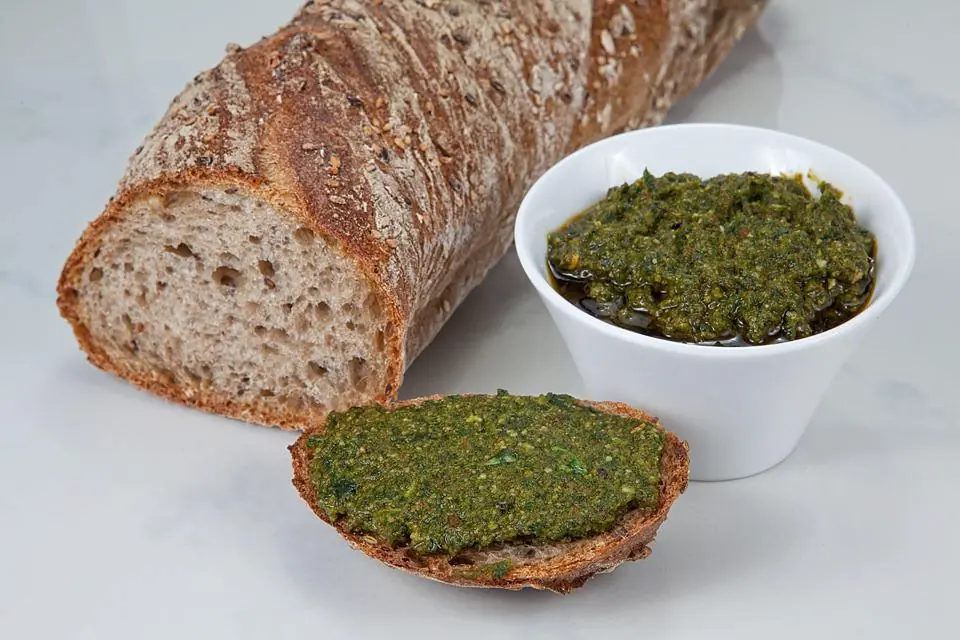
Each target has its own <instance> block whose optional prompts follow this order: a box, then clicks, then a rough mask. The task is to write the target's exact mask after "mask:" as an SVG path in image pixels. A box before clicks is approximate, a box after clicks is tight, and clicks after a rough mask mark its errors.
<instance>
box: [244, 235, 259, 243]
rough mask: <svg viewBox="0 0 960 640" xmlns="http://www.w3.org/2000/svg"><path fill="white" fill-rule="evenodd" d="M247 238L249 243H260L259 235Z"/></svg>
mask: <svg viewBox="0 0 960 640" xmlns="http://www.w3.org/2000/svg"><path fill="white" fill-rule="evenodd" d="M247 240H249V241H250V244H260V236H248V237H247Z"/></svg>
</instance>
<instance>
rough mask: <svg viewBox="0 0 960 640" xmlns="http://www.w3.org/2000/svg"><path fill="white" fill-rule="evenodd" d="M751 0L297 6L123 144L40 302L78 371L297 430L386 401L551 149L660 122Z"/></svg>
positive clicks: (746, 20)
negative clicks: (111, 178) (54, 317)
mask: <svg viewBox="0 0 960 640" xmlns="http://www.w3.org/2000/svg"><path fill="white" fill-rule="evenodd" d="M765 4H766V0H663V1H661V2H632V3H631V2H618V3H611V2H603V1H601V0H594V1H591V0H576V1H562V2H561V1H551V2H530V1H529V0H504V1H502V2H458V3H441V2H422V1H421V2H362V1H360V0H324V1H323V2H314V1H313V0H308V1H307V2H306V3H305V4H304V5H303V7H302V9H301V10H300V11H299V12H298V13H297V15H296V17H295V18H294V19H293V20H292V21H291V22H290V23H289V24H287V25H286V26H284V27H283V28H281V29H280V30H279V31H277V32H275V33H273V34H272V35H270V36H268V37H266V38H264V39H263V40H261V41H259V42H257V43H255V44H253V45H252V46H250V47H248V48H241V47H238V46H231V47H229V48H228V53H227V55H226V56H225V57H224V59H223V60H222V61H221V62H220V63H219V64H217V65H216V66H215V67H214V68H212V69H208V70H206V71H203V72H202V73H200V74H198V75H197V76H196V77H195V78H194V79H193V80H192V81H191V82H189V84H188V85H187V86H186V87H185V89H184V90H183V91H182V92H181V93H180V94H179V95H177V96H176V97H175V98H174V99H173V101H172V103H171V104H170V107H169V109H168V110H167V112H166V113H165V114H164V116H163V117H162V118H161V119H160V121H159V122H158V123H157V124H156V126H155V127H154V128H153V130H152V131H150V132H149V133H148V135H147V136H146V137H145V138H144V140H143V141H142V143H141V145H140V146H139V147H138V148H137V149H136V150H135V151H134V152H133V154H132V155H131V157H130V161H129V164H128V166H127V170H126V172H125V173H124V175H123V177H122V178H121V181H120V185H119V189H118V191H117V193H116V194H115V195H114V196H113V197H112V198H110V200H109V202H108V203H107V205H106V207H105V209H104V211H103V213H102V214H101V215H100V217H98V218H97V219H96V220H95V221H93V222H92V223H91V225H90V226H89V227H88V228H87V230H86V231H85V232H84V233H83V235H82V237H81V238H80V240H79V242H78V243H77V245H76V247H75V248H74V250H73V252H72V253H71V255H70V256H69V257H68V258H67V260H66V263H65V264H64V268H63V271H62V274H61V277H60V282H59V285H58V293H59V297H58V305H59V308H60V312H61V314H62V315H63V317H64V318H66V319H67V321H68V322H69V323H70V325H71V326H72V328H73V331H74V333H75V335H76V338H77V341H78V342H79V344H80V346H81V348H82V349H83V350H84V351H85V352H86V353H87V355H88V357H89V359H90V361H91V362H92V363H93V364H94V365H95V366H97V367H99V368H101V369H103V370H105V371H108V372H110V373H112V374H115V375H117V376H120V377H121V378H124V379H126V380H128V381H130V382H132V383H133V384H135V385H137V386H139V387H141V388H143V389H146V390H147V391H149V392H151V393H154V394H156V395H159V396H162V397H164V398H167V399H169V400H172V401H174V402H179V403H183V404H186V405H189V406H192V407H196V408H198V409H202V410H206V411H211V412H215V413H219V414H223V415H227V416H231V417H234V418H239V419H242V420H248V421H252V422H257V423H261V424H265V425H276V426H280V427H284V428H290V429H297V428H299V427H300V425H302V424H310V423H313V422H315V421H317V420H321V419H322V418H323V416H324V415H325V414H326V413H327V412H328V411H334V410H342V409H346V408H348V407H350V406H354V405H358V404H366V403H370V402H384V401H388V400H392V399H394V398H395V397H396V393H397V390H398V388H399V386H400V383H401V379H402V377H403V373H404V371H405V370H406V368H407V367H408V366H409V365H410V363H411V362H412V361H413V360H414V358H416V357H417V354H419V353H420V352H421V351H422V350H423V348H424V347H425V346H426V345H427V344H429V342H430V341H431V340H432V339H433V337H434V336H435V335H436V334H437V332H438V331H439V330H440V328H441V327H442V326H443V324H444V322H446V320H447V319H448V318H449V317H450V316H451V314H452V313H453V312H454V310H455V309H456V308H457V306H458V305H459V304H460V303H461V302H462V301H463V299H464V298H465V297H466V296H467V294H468V293H469V292H470V291H471V290H472V289H473V288H474V287H476V286H477V285H478V284H479V283H480V282H481V281H482V279H483V278H484V277H485V275H486V273H487V272H488V270H489V269H490V268H491V267H492V266H493V265H494V264H495V263H496V262H497V260H498V259H500V257H501V256H503V254H504V253H505V252H506V250H507V248H508V247H509V246H510V243H511V240H512V237H513V233H512V229H513V219H514V214H515V212H516V211H517V208H518V206H519V204H520V201H521V199H522V197H523V194H524V193H525V192H526V190H527V189H528V188H529V187H530V185H531V184H532V183H533V181H534V180H535V179H536V178H537V177H538V176H540V175H541V174H542V173H543V172H544V171H545V170H547V169H548V168H549V167H550V166H551V165H552V164H554V163H555V162H557V161H558V160H560V159H561V158H562V157H563V156H564V155H565V154H566V153H569V152H571V151H573V150H575V149H578V148H580V147H582V146H583V145H585V144H588V143H590V142H592V141H594V140H597V139H600V138H603V137H605V136H608V135H611V134H613V133H616V132H619V131H623V130H625V129H633V128H637V127H641V126H647V125H652V124H655V123H657V122H659V121H660V120H661V119H662V118H663V117H664V115H665V114H666V111H667V109H668V108H669V107H670V105H672V104H674V103H675V102H676V100H678V99H679V98H680V97H681V96H682V95H684V94H685V93H687V92H688V91H690V90H691V89H693V88H694V87H695V86H696V85H697V84H698V83H700V81H701V80H703V78H705V77H706V76H707V74H709V73H710V71H711V70H712V69H713V68H714V67H715V66H716V65H717V64H718V63H719V62H720V61H721V60H722V59H723V58H724V56H726V54H727V52H728V51H729V50H730V48H731V47H732V46H733V45H734V43H735V42H736V41H737V40H738V39H739V38H740V36H741V34H742V33H743V32H744V30H745V29H747V28H748V27H749V26H750V25H752V24H753V23H754V22H755V20H756V19H757V17H758V16H759V15H760V12H761V11H762V10H763V7H764V6H765Z"/></svg>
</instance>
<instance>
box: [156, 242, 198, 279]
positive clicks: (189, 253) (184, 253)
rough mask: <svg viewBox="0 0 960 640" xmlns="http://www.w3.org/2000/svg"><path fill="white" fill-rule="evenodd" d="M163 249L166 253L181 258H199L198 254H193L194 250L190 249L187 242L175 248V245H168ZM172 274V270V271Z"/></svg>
mask: <svg viewBox="0 0 960 640" xmlns="http://www.w3.org/2000/svg"><path fill="white" fill-rule="evenodd" d="M163 249H164V251H166V252H167V253H172V254H173V255H175V256H180V257H181V258H196V257H197V254H195V253H194V252H193V249H191V248H190V245H188V244H187V243H185V242H181V243H180V244H178V245H177V246H175V247H174V246H173V245H169V244H168V245H167V246H165V247H164V248H163ZM171 273H172V270H171Z"/></svg>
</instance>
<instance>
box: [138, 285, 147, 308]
mask: <svg viewBox="0 0 960 640" xmlns="http://www.w3.org/2000/svg"><path fill="white" fill-rule="evenodd" d="M137 306H139V307H140V308H141V309H146V308H147V288H146V287H140V293H139V294H137Z"/></svg>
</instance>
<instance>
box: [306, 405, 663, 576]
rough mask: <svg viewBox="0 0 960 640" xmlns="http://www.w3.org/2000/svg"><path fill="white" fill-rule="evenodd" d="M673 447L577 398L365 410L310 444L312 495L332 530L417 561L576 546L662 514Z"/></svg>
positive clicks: (498, 566) (337, 420) (651, 430)
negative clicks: (627, 522) (636, 516)
mask: <svg viewBox="0 0 960 640" xmlns="http://www.w3.org/2000/svg"><path fill="white" fill-rule="evenodd" d="M665 437H666V436H665V434H664V432H663V430H662V429H660V428H659V426H657V425H654V424H651V423H647V422H644V421H641V420H638V419H636V418H630V417H627V416H623V415H616V414H614V413H605V412H602V411H599V410H597V409H595V408H592V407H589V406H585V405H583V404H581V403H579V402H578V401H577V400H575V399H574V398H572V397H570V396H566V395H554V394H547V395H542V396H512V395H509V394H507V393H506V392H503V391H501V392H499V393H498V394H497V395H490V396H448V397H445V398H440V399H427V400H424V401H422V402H419V403H414V404H409V405H404V406H401V407H399V408H396V407H394V408H391V407H381V406H371V407H359V408H354V409H350V410H348V411H345V412H342V413H334V414H331V415H329V416H328V417H327V421H326V425H325V428H324V429H323V431H322V432H320V433H316V434H312V435H309V436H307V437H306V452H307V454H308V456H309V457H308V460H309V462H308V468H309V483H310V484H309V488H310V490H312V492H313V496H312V497H313V500H314V505H315V507H316V508H317V509H318V510H319V511H320V512H322V514H323V515H324V516H325V519H327V520H328V521H329V522H331V523H336V524H337V525H338V527H340V528H342V529H345V530H346V531H348V532H351V533H355V534H359V535H364V536H373V537H374V538H375V539H376V540H377V541H378V542H379V543H381V544H383V545H385V546H387V547H390V548H397V547H404V548H406V549H408V550H409V552H410V553H412V554H414V555H427V554H446V555H450V556H453V555H455V554H457V553H459V552H461V551H465V550H484V549H488V548H491V547H495V546H497V545H505V544H510V543H522V544H529V545H536V544H548V543H557V542H567V541H572V540H578V539H581V538H585V537H588V536H592V535H596V534H600V533H604V532H607V531H609V530H610V529H612V528H613V527H614V525H615V524H616V523H617V522H618V519H619V518H620V517H621V516H623V515H625V514H627V513H628V512H629V513H633V512H639V513H642V514H649V513H653V512H655V511H657V509H658V508H659V507H660V506H661V505H660V491H661V457H662V455H663V452H664V446H665V445H664V442H665ZM488 569H489V571H487V573H488V574H489V576H487V577H490V578H491V579H501V578H503V577H504V576H505V575H507V574H508V573H509V571H510V570H511V565H510V564H509V562H503V561H500V562H496V563H494V564H491V565H490V566H489V567H488ZM464 571H466V572H467V573H464V576H466V577H467V578H469V577H470V576H469V575H467V574H468V573H469V572H470V571H474V572H476V571H480V569H477V568H470V567H468V568H466V569H464ZM478 575H479V574H478ZM481 577H482V576H481Z"/></svg>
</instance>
